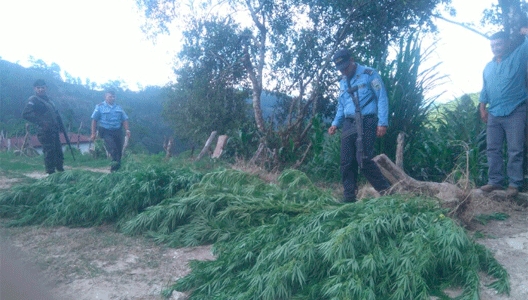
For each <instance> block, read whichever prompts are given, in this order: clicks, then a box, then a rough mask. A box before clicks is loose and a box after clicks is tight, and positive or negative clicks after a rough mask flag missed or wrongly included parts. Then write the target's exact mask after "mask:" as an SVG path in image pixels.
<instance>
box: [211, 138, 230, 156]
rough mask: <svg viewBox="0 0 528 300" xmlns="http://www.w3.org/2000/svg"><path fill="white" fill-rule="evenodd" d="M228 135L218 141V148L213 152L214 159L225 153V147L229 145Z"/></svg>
mask: <svg viewBox="0 0 528 300" xmlns="http://www.w3.org/2000/svg"><path fill="white" fill-rule="evenodd" d="M227 138H228V136H227V135H221V136H219V137H218V141H217V142H216V148H215V150H214V152H213V156H211V157H212V158H219V157H220V155H222V152H223V151H224V147H225V145H226V143H227Z"/></svg>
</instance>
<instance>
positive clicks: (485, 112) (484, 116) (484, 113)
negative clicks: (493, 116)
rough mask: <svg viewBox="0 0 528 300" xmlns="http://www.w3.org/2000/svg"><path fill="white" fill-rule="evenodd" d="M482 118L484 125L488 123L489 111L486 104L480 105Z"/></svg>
mask: <svg viewBox="0 0 528 300" xmlns="http://www.w3.org/2000/svg"><path fill="white" fill-rule="evenodd" d="M479 111H480V118H481V119H482V121H483V122H484V123H488V110H487V109H486V104H483V103H481V104H480V105H479Z"/></svg>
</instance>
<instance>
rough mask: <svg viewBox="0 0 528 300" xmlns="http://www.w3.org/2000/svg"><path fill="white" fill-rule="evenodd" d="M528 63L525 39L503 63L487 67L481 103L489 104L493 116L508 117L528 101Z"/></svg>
mask: <svg viewBox="0 0 528 300" xmlns="http://www.w3.org/2000/svg"><path fill="white" fill-rule="evenodd" d="M527 62H528V40H527V39H525V40H524V42H523V43H522V44H521V45H520V46H518V47H517V48H515V50H513V51H512V52H511V53H509V54H507V55H506V56H504V57H503V58H502V60H501V62H497V61H496V60H495V59H494V60H492V61H491V62H489V63H488V64H487V65H486V67H485V68H484V72H483V78H484V84H483V87H482V91H481V92H480V99H479V101H480V102H481V103H486V104H488V111H489V113H490V114H491V115H493V116H495V117H503V116H508V115H510V114H511V113H512V112H513V110H514V109H515V108H517V107H518V106H519V105H521V104H522V103H524V102H525V101H526V99H527V98H528V91H527V89H526V72H527V70H526V66H527V65H526V64H527Z"/></svg>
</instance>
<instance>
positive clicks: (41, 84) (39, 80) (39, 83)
mask: <svg viewBox="0 0 528 300" xmlns="http://www.w3.org/2000/svg"><path fill="white" fill-rule="evenodd" d="M37 86H46V82H45V81H44V80H43V79H37V80H36V81H35V82H34V83H33V87H37Z"/></svg>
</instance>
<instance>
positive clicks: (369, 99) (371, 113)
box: [328, 49, 390, 202]
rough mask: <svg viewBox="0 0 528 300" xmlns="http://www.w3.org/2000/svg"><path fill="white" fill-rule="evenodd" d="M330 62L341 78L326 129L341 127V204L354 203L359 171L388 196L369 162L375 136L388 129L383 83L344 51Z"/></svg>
mask: <svg viewBox="0 0 528 300" xmlns="http://www.w3.org/2000/svg"><path fill="white" fill-rule="evenodd" d="M333 62H334V63H335V66H336V68H337V69H338V70H339V72H340V73H341V75H342V78H341V80H340V82H339V97H338V99H337V100H338V104H337V112H336V115H335V118H334V120H333V122H332V126H330V128H328V134H330V135H333V134H335V132H336V131H337V128H339V127H342V133H341V167H340V171H341V179H342V183H343V188H344V199H343V202H355V201H356V194H357V177H358V175H359V173H358V171H359V170H360V171H361V173H362V174H363V175H364V176H365V178H367V180H368V181H369V183H370V184H371V185H372V187H374V189H376V190H377V191H378V192H379V193H380V194H381V195H384V194H386V193H388V191H389V189H390V183H389V181H388V180H387V179H386V178H385V177H384V176H383V174H382V173H381V171H380V169H379V167H378V165H377V164H376V163H375V162H374V161H373V160H372V158H373V157H374V142H375V140H376V136H378V137H382V136H384V135H385V134H386V133H387V127H388V126H389V121H388V118H389V111H388V110H389V101H388V98H387V91H386V90H385V86H384V84H383V80H382V79H381V76H380V75H379V74H378V73H377V72H376V70H374V69H372V68H368V67H366V66H362V65H360V64H358V63H356V62H355V61H354V59H353V58H352V54H351V52H350V51H349V50H348V49H341V50H338V51H337V52H336V53H335V54H334V57H333ZM350 88H351V90H350ZM354 93H357V94H356V95H357V99H358V101H359V107H360V108H361V109H360V113H361V116H362V121H363V122H362V124H363V126H362V127H363V135H362V146H363V147H362V148H363V157H362V158H358V157H357V151H358V147H357V145H356V140H357V139H358V130H357V125H356V124H355V122H356V118H355V114H356V106H355V104H354V101H353V99H352V95H353V94H354ZM358 159H361V160H362V162H361V163H360V162H359V161H358Z"/></svg>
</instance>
